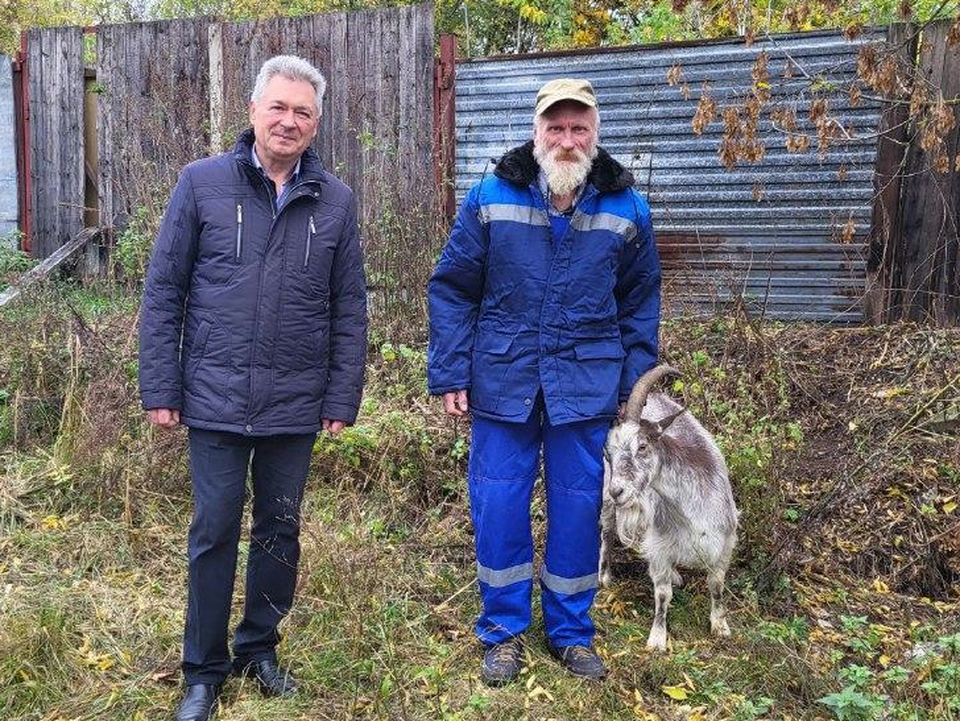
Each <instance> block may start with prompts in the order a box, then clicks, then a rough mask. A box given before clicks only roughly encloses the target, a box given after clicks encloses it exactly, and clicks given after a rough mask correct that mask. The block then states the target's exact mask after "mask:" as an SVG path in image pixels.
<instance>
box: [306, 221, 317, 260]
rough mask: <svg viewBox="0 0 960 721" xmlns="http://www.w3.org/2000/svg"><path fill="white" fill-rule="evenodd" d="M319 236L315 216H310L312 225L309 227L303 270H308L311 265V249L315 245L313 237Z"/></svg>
mask: <svg viewBox="0 0 960 721" xmlns="http://www.w3.org/2000/svg"><path fill="white" fill-rule="evenodd" d="M316 234H317V226H316V225H315V224H314V222H313V216H312V215H311V216H310V223H309V224H308V225H307V242H306V249H305V250H304V252H303V269H304V270H306V269H307V266H309V265H310V249H311V246H312V245H313V236H315V235H316Z"/></svg>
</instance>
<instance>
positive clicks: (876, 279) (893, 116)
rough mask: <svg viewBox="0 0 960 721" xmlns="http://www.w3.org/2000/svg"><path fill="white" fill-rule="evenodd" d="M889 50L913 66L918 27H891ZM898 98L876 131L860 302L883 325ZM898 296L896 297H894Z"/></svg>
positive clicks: (902, 118)
mask: <svg viewBox="0 0 960 721" xmlns="http://www.w3.org/2000/svg"><path fill="white" fill-rule="evenodd" d="M887 43H888V46H889V47H891V48H898V49H899V50H898V54H899V55H900V57H901V62H903V63H905V67H909V66H911V65H912V64H913V58H915V57H916V51H917V38H916V27H915V26H914V25H912V24H907V23H898V24H896V25H891V26H890V28H889V31H888V35H887ZM902 96H903V93H900V94H898V96H896V97H895V98H893V100H895V101H899V102H893V103H890V104H888V105H887V106H886V107H885V108H884V110H883V112H882V114H881V116H880V123H879V126H878V128H877V133H878V134H879V140H878V142H877V160H876V165H875V168H874V181H873V185H874V199H873V212H872V219H871V224H870V233H869V240H868V242H869V243H870V255H869V259H868V261H867V277H868V290H867V293H866V295H865V298H864V315H865V317H866V319H867V321H868V322H871V323H881V322H884V321H886V320H888V319H889V318H890V317H891V314H896V312H897V311H895V310H894V309H893V308H892V307H891V302H892V299H893V296H894V294H893V293H891V282H892V273H893V261H894V258H895V257H896V252H897V246H898V244H899V242H900V238H901V236H900V234H899V226H900V190H901V178H902V177H903V166H904V162H905V156H906V146H907V124H908V120H909V111H908V106H907V105H905V104H901V103H902V102H903V101H904V100H905V98H904V97H902ZM897 295H898V294H897Z"/></svg>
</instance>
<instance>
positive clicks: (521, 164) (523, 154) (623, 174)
mask: <svg viewBox="0 0 960 721" xmlns="http://www.w3.org/2000/svg"><path fill="white" fill-rule="evenodd" d="M539 172H540V166H539V165H537V161H536V159H535V158H534V157H533V141H532V140H528V141H527V142H526V143H524V144H523V145H520V146H518V147H516V148H514V149H513V150H508V151H507V152H506V153H504V155H503V156H502V157H501V158H500V160H498V161H497V165H496V167H495V168H494V169H493V173H494V175H496V176H497V177H498V178H502V179H503V180H506V181H507V182H509V183H513V184H515V185H521V186H528V185H531V184H532V183H535V182H536V181H537V175H538V173H539ZM587 182H588V183H590V184H592V185H593V186H594V187H595V188H596V189H597V190H598V191H599V192H601V193H614V192H616V191H618V190H624V189H625V188H631V187H633V183H634V180H633V174H632V173H631V172H630V171H629V170H627V169H626V168H624V167H623V166H622V165H621V164H620V163H618V162H617V161H616V160H614V159H613V158H612V157H610V154H609V153H608V152H607V151H606V150H604V149H603V148H597V157H596V158H594V159H593V165H592V166H591V167H590V173H589V175H587Z"/></svg>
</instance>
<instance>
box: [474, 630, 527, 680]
mask: <svg viewBox="0 0 960 721" xmlns="http://www.w3.org/2000/svg"><path fill="white" fill-rule="evenodd" d="M522 659H523V644H522V643H521V641H520V639H519V638H511V639H508V640H506V641H502V642H501V643H495V644H493V645H492V646H490V647H489V648H487V650H486V652H485V653H484V654H483V665H482V666H481V667H480V677H481V678H482V679H483V682H484V683H485V684H487V686H503V685H504V684H507V683H510V682H511V681H513V679H515V678H516V677H517V674H519V673H520V665H521V661H522Z"/></svg>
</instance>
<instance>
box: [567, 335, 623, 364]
mask: <svg viewBox="0 0 960 721" xmlns="http://www.w3.org/2000/svg"><path fill="white" fill-rule="evenodd" d="M573 352H574V354H575V355H576V356H577V360H594V359H600V358H623V357H624V356H626V351H624V350H623V343H621V342H620V340H619V339H610V340H590V341H586V340H582V341H580V342H579V343H578V344H577V345H576V346H574V349H573Z"/></svg>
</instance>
